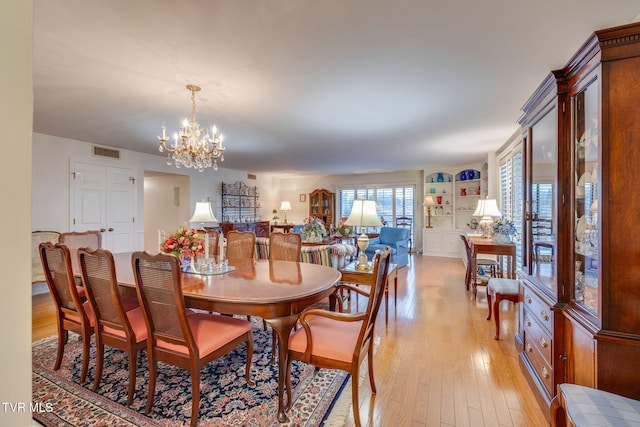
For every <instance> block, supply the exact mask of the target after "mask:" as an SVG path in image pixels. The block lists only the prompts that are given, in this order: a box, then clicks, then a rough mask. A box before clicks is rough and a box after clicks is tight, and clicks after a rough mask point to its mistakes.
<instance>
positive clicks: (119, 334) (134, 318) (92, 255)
mask: <svg viewBox="0 0 640 427" xmlns="http://www.w3.org/2000/svg"><path fill="white" fill-rule="evenodd" d="M78 263H79V264H80V271H81V272H82V281H83V283H84V286H85V289H86V293H87V299H88V301H89V304H91V308H92V310H93V313H94V314H95V325H94V330H95V335H96V377H95V381H94V383H93V390H94V391H96V390H97V389H98V387H99V386H100V381H101V380H102V368H103V366H104V346H105V344H106V345H108V346H110V347H114V348H117V349H119V350H123V351H125V352H127V355H128V356H129V387H128V392H127V406H129V405H131V402H132V401H133V394H134V392H135V389H136V368H137V360H138V352H139V351H140V350H142V349H144V348H145V346H146V345H147V326H146V325H145V323H144V316H143V314H142V309H141V308H140V306H139V304H138V299H137V298H132V297H125V296H121V295H120V290H119V288H118V278H117V277H116V268H115V264H114V262H113V255H112V254H111V252H109V251H107V250H105V249H97V250H95V251H92V250H90V249H88V248H80V249H78Z"/></svg>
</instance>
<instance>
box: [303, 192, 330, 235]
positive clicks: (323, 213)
mask: <svg viewBox="0 0 640 427" xmlns="http://www.w3.org/2000/svg"><path fill="white" fill-rule="evenodd" d="M333 196H334V194H333V193H332V192H330V191H328V190H324V189H321V190H313V192H311V193H309V216H312V217H315V218H320V219H321V220H322V221H324V226H325V227H326V229H327V230H328V229H329V227H330V226H331V224H333V220H334V216H333V206H334V202H333V200H334V197H333Z"/></svg>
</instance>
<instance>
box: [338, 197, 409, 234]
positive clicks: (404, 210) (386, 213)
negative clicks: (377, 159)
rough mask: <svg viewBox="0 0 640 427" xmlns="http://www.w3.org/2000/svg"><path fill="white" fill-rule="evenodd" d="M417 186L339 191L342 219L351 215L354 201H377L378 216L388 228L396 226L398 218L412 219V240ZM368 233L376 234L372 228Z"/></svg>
mask: <svg viewBox="0 0 640 427" xmlns="http://www.w3.org/2000/svg"><path fill="white" fill-rule="evenodd" d="M415 191H416V186H415V185H401V186H385V185H381V186H379V187H376V188H343V189H339V190H338V206H339V209H338V212H339V214H340V218H346V217H348V216H349V214H350V213H351V207H352V206H353V201H354V199H367V200H375V201H376V204H377V205H378V214H379V215H380V216H381V217H382V219H383V220H384V223H385V225H386V226H388V227H394V226H395V225H396V218H398V217H408V218H410V219H411V232H410V234H411V238H413V234H414V228H415V217H414V211H415ZM367 231H368V232H375V231H377V230H374V229H373V228H371V229H370V230H367Z"/></svg>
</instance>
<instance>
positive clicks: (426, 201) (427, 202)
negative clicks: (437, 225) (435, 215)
mask: <svg viewBox="0 0 640 427" xmlns="http://www.w3.org/2000/svg"><path fill="white" fill-rule="evenodd" d="M424 204H425V206H426V207H427V225H426V226H425V228H433V226H432V225H431V206H435V204H436V203H435V202H434V201H433V197H432V196H426V197H425V198H424Z"/></svg>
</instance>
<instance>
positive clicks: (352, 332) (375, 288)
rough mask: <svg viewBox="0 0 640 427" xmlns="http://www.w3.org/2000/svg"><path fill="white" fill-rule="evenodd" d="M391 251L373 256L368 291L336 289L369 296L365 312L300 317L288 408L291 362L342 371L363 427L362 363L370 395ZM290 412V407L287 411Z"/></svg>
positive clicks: (292, 341) (313, 311)
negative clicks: (365, 364)
mask: <svg viewBox="0 0 640 427" xmlns="http://www.w3.org/2000/svg"><path fill="white" fill-rule="evenodd" d="M390 253H391V251H390V249H388V248H386V249H384V250H382V251H380V252H378V253H376V254H375V255H374V258H373V261H374V267H373V277H374V281H373V284H372V286H371V289H370V290H369V291H366V290H363V289H361V288H360V287H357V286H355V285H351V284H346V283H341V284H339V285H338V286H337V288H338V290H339V289H340V288H347V289H349V290H350V291H352V292H356V293H358V294H360V295H364V296H367V297H368V298H369V301H368V303H367V308H366V310H365V311H364V312H362V313H337V312H334V311H329V310H323V309H319V308H308V309H305V310H304V311H303V312H302V313H301V314H300V323H301V324H302V328H301V329H298V330H297V331H295V332H293V333H292V334H291V336H290V337H289V353H288V356H289V357H288V362H287V373H286V378H287V402H288V403H287V405H288V407H290V406H291V379H290V378H291V375H290V374H291V362H292V361H293V360H299V361H301V362H304V363H309V364H312V365H314V366H316V367H317V368H326V369H341V370H343V371H347V372H349V373H350V374H351V381H352V383H351V384H352V390H351V396H352V404H353V418H354V420H355V424H356V426H360V412H359V399H358V388H359V385H358V378H359V377H360V374H359V371H360V364H361V363H362V361H363V360H364V358H365V357H367V359H368V366H369V383H370V384H371V392H372V393H374V394H375V393H376V385H375V380H374V374H373V340H374V326H375V322H376V317H377V315H378V311H379V309H380V303H381V302H382V297H383V295H384V287H385V285H386V282H387V274H388V271H389V257H390ZM287 409H288V408H287Z"/></svg>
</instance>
